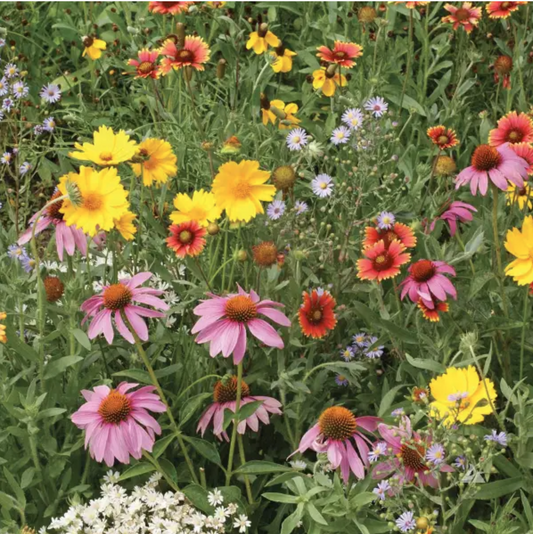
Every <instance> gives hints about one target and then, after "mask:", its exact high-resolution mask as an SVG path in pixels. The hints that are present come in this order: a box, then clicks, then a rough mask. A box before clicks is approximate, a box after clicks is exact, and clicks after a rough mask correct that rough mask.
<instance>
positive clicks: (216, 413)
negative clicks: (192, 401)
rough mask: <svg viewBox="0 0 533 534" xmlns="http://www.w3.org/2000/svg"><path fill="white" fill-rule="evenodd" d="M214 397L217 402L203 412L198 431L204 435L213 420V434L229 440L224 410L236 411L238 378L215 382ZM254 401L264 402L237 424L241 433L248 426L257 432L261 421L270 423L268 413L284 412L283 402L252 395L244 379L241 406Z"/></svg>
mask: <svg viewBox="0 0 533 534" xmlns="http://www.w3.org/2000/svg"><path fill="white" fill-rule="evenodd" d="M213 398H214V400H215V402H214V403H213V404H211V406H209V408H207V410H206V411H205V412H204V413H203V414H202V417H200V421H199V423H198V428H197V429H196V432H199V433H200V434H201V435H202V437H203V435H204V434H205V431H206V430H207V427H208V426H209V424H210V423H211V422H212V424H213V434H215V436H216V437H217V438H218V439H220V440H222V438H224V439H225V440H226V441H229V438H228V435H227V433H226V431H225V430H224V412H225V410H230V411H232V412H233V413H235V407H236V404H237V402H236V401H237V378H236V377H232V378H231V379H230V380H228V381H227V382H225V383H224V382H222V381H218V382H217V383H216V384H215V389H214V392H213ZM254 401H261V402H262V404H261V406H259V408H257V410H256V411H255V412H254V413H253V414H252V415H250V416H249V417H247V418H246V419H245V420H244V421H241V422H240V423H239V424H238V425H237V432H238V433H239V434H244V433H245V432H246V427H248V428H249V429H250V430H253V431H254V432H257V431H258V430H259V422H261V423H263V424H265V425H268V424H269V423H270V418H269V416H268V414H276V415H281V413H282V412H281V402H279V401H277V400H276V399H273V398H272V397H262V396H257V395H251V394H250V388H249V386H248V384H246V382H245V381H244V380H243V381H242V383H241V403H240V406H241V408H242V407H243V406H244V405H245V404H248V403H250V402H254Z"/></svg>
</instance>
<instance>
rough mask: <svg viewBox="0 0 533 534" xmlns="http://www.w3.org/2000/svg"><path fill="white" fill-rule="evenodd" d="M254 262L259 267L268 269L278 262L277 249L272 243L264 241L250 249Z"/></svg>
mask: <svg viewBox="0 0 533 534" xmlns="http://www.w3.org/2000/svg"><path fill="white" fill-rule="evenodd" d="M252 251H253V254H254V261H255V263H257V265H259V266H261V267H270V266H271V265H274V263H276V262H277V260H278V247H276V244H275V243H274V242H273V241H264V242H263V243H259V245H255V246H254V247H252Z"/></svg>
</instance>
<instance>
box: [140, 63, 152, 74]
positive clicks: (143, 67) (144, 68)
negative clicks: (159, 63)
mask: <svg viewBox="0 0 533 534" xmlns="http://www.w3.org/2000/svg"><path fill="white" fill-rule="evenodd" d="M154 70H155V65H154V64H153V63H152V62H151V61H143V62H142V63H141V64H140V65H139V66H138V67H137V72H139V73H140V74H150V73H151V72H153V71H154Z"/></svg>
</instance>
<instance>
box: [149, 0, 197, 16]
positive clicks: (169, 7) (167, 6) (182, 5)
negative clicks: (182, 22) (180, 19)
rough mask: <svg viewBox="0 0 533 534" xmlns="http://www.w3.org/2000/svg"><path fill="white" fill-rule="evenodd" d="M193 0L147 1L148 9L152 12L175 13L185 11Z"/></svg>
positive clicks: (161, 13)
mask: <svg viewBox="0 0 533 534" xmlns="http://www.w3.org/2000/svg"><path fill="white" fill-rule="evenodd" d="M193 4H194V2H148V9H149V10H150V11H151V12H152V13H159V14H160V15H176V14H177V13H187V11H189V6H192V5H193Z"/></svg>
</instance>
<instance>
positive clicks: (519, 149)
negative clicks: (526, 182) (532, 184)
mask: <svg viewBox="0 0 533 534" xmlns="http://www.w3.org/2000/svg"><path fill="white" fill-rule="evenodd" d="M509 147H510V148H511V150H512V151H513V152H514V153H515V154H516V155H517V156H519V157H521V158H522V159H525V160H526V161H527V163H528V165H529V168H528V169H527V173H528V174H529V175H530V176H531V175H533V146H532V145H530V144H529V143H516V144H514V145H509Z"/></svg>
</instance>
